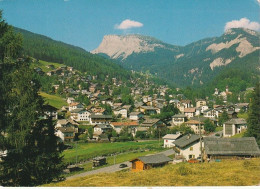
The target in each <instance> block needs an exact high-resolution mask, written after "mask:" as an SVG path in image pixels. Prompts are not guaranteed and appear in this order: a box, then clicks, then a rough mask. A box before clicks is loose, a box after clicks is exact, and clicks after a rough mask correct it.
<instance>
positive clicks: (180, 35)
mask: <svg viewBox="0 0 260 189" xmlns="http://www.w3.org/2000/svg"><path fill="white" fill-rule="evenodd" d="M0 9H2V10H3V17H4V19H5V20H6V21H7V22H8V23H9V24H11V25H13V26H16V27H20V28H23V29H26V30H29V31H31V32H34V33H38V34H42V35H46V36H48V37H51V38H52V39H55V40H59V41H63V42H65V43H69V44H72V45H76V46H79V47H82V48H84V49H86V50H88V51H91V50H93V49H95V48H97V47H98V45H99V44H100V43H101V41H102V39H103V36H104V35H108V34H129V33H138V34H141V35H148V36H152V37H155V38H157V39H159V40H162V41H164V42H166V43H170V44H174V45H186V44H189V43H191V42H194V41H197V40H200V39H203V38H206V37H214V36H220V35H221V34H223V32H224V29H225V26H226V27H229V26H230V27H236V26H238V27H239V26H244V27H251V28H252V29H255V30H260V25H259V18H260V16H259V13H260V0H0ZM125 20H126V21H125ZM123 21H125V22H124V23H122V22H123ZM227 23H228V24H227ZM120 24H121V25H120Z"/></svg>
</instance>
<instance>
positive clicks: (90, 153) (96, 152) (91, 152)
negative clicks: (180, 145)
mask: <svg viewBox="0 0 260 189" xmlns="http://www.w3.org/2000/svg"><path fill="white" fill-rule="evenodd" d="M71 145H73V149H68V150H65V151H64V152H63V155H64V160H65V162H71V163H75V162H76V157H78V161H84V160H87V159H91V158H93V157H97V156H101V155H110V154H114V153H122V152H128V151H133V150H145V149H153V150H162V148H161V146H162V141H161V143H160V145H159V143H158V141H144V142H132V141H131V142H114V143H77V144H76V143H73V144H71ZM76 146H77V147H76ZM126 160H128V159H126Z"/></svg>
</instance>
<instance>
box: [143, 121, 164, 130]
mask: <svg viewBox="0 0 260 189" xmlns="http://www.w3.org/2000/svg"><path fill="white" fill-rule="evenodd" d="M163 126H164V123H163V122H162V121H161V120H160V119H146V120H145V121H144V122H143V123H142V124H141V127H144V128H146V129H149V128H151V127H153V128H155V129H157V128H158V127H163Z"/></svg>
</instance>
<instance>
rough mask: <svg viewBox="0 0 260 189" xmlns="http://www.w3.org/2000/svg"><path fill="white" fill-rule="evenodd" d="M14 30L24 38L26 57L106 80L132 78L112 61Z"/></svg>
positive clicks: (70, 46)
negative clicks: (108, 78) (58, 64)
mask: <svg viewBox="0 0 260 189" xmlns="http://www.w3.org/2000/svg"><path fill="white" fill-rule="evenodd" d="M14 30H15V32H17V33H21V34H22V36H23V53H24V54H26V55H29V56H31V57H34V58H36V59H40V60H45V61H48V62H57V63H61V64H65V65H67V66H72V67H74V68H75V69H77V70H80V71H81V72H86V74H91V75H97V74H98V76H99V78H100V79H102V78H105V77H106V75H109V76H111V77H115V76H117V77H119V78H121V79H123V80H127V79H129V78H130V72H129V71H126V70H125V69H123V68H121V66H119V65H117V64H115V63H113V62H112V61H111V60H108V59H105V58H103V57H100V56H98V55H93V54H91V53H89V52H87V51H85V50H84V49H82V48H79V47H75V46H73V45H68V44H66V43H63V42H59V41H55V40H53V39H51V38H49V37H46V36H43V35H39V34H35V33H32V32H29V31H26V30H23V29H19V28H14Z"/></svg>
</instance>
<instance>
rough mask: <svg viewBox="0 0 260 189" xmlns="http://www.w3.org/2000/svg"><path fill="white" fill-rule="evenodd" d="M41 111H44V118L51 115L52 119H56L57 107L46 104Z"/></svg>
mask: <svg viewBox="0 0 260 189" xmlns="http://www.w3.org/2000/svg"><path fill="white" fill-rule="evenodd" d="M43 111H44V114H45V116H44V118H45V119H47V117H51V118H52V119H58V109H57V108H55V107H53V106H51V105H49V104H47V105H43Z"/></svg>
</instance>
